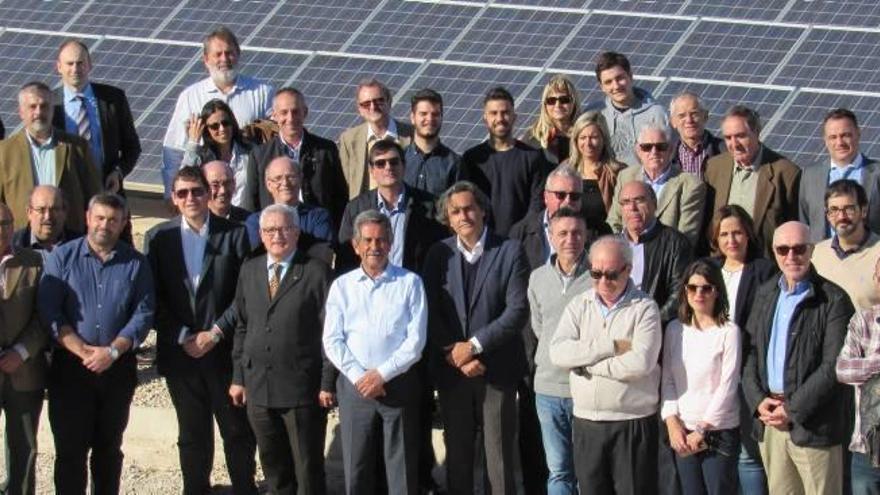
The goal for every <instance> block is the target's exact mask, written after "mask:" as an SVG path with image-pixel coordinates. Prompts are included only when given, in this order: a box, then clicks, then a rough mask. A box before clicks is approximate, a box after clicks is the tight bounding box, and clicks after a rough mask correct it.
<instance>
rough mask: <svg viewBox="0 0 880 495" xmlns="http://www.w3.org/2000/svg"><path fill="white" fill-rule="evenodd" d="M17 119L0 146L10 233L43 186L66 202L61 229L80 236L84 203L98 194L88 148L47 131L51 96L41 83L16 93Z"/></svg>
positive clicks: (0, 191) (0, 188)
mask: <svg viewBox="0 0 880 495" xmlns="http://www.w3.org/2000/svg"><path fill="white" fill-rule="evenodd" d="M18 115H19V116H20V117H21V122H22V126H23V129H22V130H21V131H19V132H18V133H16V134H15V135H14V136H12V137H10V138H9V139H6V140H4V141H0V177H3V181H2V183H0V202H3V203H6V204H7V205H9V207H10V208H11V209H12V214H13V216H14V218H15V228H17V229H20V228H22V227H24V226H25V225H26V224H27V218H28V217H27V212H26V208H27V205H28V198H29V197H30V194H31V191H32V190H33V189H34V187H35V186H39V185H44V184H46V185H50V186H56V187H58V188H59V189H61V191H62V192H63V193H64V196H65V198H66V199H67V206H68V207H69V210H68V212H69V214H68V215H67V222H66V226H67V228H69V229H71V230H75V231H79V232H83V231H85V217H84V216H83V212H84V211H85V210H86V203H88V201H89V198H91V197H92V196H93V195H95V194H97V193H98V192H100V191H101V182H100V179H99V178H98V174H97V169H96V168H95V165H94V163H93V162H92V158H91V156H90V153H89V149H88V144H87V143H86V142H85V141H84V140H83V139H82V138H80V137H78V136H73V135H71V134H67V133H64V132H62V131H58V130H53V129H52V92H51V90H50V89H49V87H48V86H46V85H45V84H43V83H41V82H29V83H27V84H25V85H24V86H22V87H21V89H20V90H19V91H18Z"/></svg>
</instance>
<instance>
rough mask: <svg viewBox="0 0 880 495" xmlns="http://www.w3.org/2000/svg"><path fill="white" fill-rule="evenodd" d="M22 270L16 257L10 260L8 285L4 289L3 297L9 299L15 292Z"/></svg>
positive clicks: (7, 270)
mask: <svg viewBox="0 0 880 495" xmlns="http://www.w3.org/2000/svg"><path fill="white" fill-rule="evenodd" d="M12 263H15V264H12ZM22 270H23V269H22V267H21V266H20V265H19V264H17V263H16V261H15V260H14V259H13V260H10V263H9V266H7V267H6V286H5V287H4V289H3V299H9V297H10V296H11V295H12V294H13V293H14V292H15V287H16V286H17V285H18V280H19V279H20V278H21V273H22Z"/></svg>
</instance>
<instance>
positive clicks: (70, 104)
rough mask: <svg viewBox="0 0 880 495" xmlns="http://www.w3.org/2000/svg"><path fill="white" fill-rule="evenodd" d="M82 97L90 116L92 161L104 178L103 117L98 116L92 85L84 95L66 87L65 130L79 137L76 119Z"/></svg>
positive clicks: (99, 174) (87, 113) (86, 89)
mask: <svg viewBox="0 0 880 495" xmlns="http://www.w3.org/2000/svg"><path fill="white" fill-rule="evenodd" d="M80 95H82V96H83V97H84V98H85V102H86V115H88V116H89V129H90V132H91V138H90V139H89V149H90V150H91V152H92V159H93V160H94V161H95V166H96V167H97V168H98V177H103V176H104V170H103V163H104V142H103V141H102V139H101V117H100V114H98V99H97V98H95V92H94V91H93V90H92V85H91V84H88V85H86V88H85V90H83V92H82V93H77V92H76V90H74V89H73V88H69V87H67V86H66V85H65V86H64V129H65V130H66V131H67V132H68V133H69V134H73V135H74V136H78V135H79V127H77V125H76V117H77V115H79V109H80V107H81V106H82V101H81V100H80V99H79V96H80Z"/></svg>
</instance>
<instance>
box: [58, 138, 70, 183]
mask: <svg viewBox="0 0 880 495" xmlns="http://www.w3.org/2000/svg"><path fill="white" fill-rule="evenodd" d="M55 139H57V142H56V144H55V181H56V183H55V185H56V186H61V181H63V180H64V170H65V169H66V168H67V167H66V165H67V155H68V154H70V145H69V144H68V143H67V142H65V141H62V140H61V137H60V136H58V135H57V134H56V135H55Z"/></svg>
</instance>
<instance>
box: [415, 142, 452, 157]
mask: <svg viewBox="0 0 880 495" xmlns="http://www.w3.org/2000/svg"><path fill="white" fill-rule="evenodd" d="M410 146H411V147H412V149H413V150H414V151H415V152H416V153H418V154H419V156H421V157H422V158H424V159H427V158H429V157H432V156H434V155H438V156H443V155H445V154H446V150H447V148H446V146H444V145H443V143H442V142H441V141H437V145H436V146H434V147H433V148H432V149H431V151H428V152H425V151H422V149H421V148H419V147H418V145H416V142H415V140H413V142H412V143H411V144H410Z"/></svg>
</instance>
